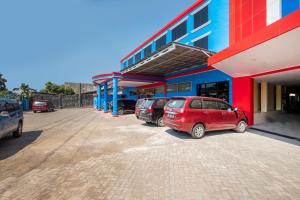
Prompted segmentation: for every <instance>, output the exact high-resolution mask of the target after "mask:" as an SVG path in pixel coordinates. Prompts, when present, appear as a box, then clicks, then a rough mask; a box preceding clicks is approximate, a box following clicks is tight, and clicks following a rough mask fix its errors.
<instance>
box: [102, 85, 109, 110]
mask: <svg viewBox="0 0 300 200" xmlns="http://www.w3.org/2000/svg"><path fill="white" fill-rule="evenodd" d="M107 103H108V102H107V82H105V83H104V100H103V107H104V112H105V113H107V112H108V104H107Z"/></svg>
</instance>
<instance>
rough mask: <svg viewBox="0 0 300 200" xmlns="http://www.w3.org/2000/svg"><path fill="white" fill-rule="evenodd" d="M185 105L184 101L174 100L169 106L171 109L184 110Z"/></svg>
mask: <svg viewBox="0 0 300 200" xmlns="http://www.w3.org/2000/svg"><path fill="white" fill-rule="evenodd" d="M184 103H185V100H184V99H172V100H170V101H169V103H168V106H169V107H170V108H182V107H183V105H184Z"/></svg>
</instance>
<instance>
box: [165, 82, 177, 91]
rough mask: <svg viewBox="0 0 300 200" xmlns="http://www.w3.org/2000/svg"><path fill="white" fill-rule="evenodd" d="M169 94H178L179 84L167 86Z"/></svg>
mask: <svg viewBox="0 0 300 200" xmlns="http://www.w3.org/2000/svg"><path fill="white" fill-rule="evenodd" d="M167 92H178V84H169V85H167Z"/></svg>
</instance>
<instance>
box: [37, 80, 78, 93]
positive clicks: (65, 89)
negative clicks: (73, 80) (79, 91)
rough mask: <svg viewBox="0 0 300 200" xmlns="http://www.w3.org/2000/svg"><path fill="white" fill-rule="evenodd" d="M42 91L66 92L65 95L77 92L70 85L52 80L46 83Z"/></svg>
mask: <svg viewBox="0 0 300 200" xmlns="http://www.w3.org/2000/svg"><path fill="white" fill-rule="evenodd" d="M41 92H45V93H49V94H65V95H73V94H75V92H74V90H73V89H72V88H71V87H70V86H65V85H57V84H55V83H52V82H47V83H46V84H45V88H44V89H42V90H41Z"/></svg>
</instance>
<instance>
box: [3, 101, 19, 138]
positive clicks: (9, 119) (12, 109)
mask: <svg viewBox="0 0 300 200" xmlns="http://www.w3.org/2000/svg"><path fill="white" fill-rule="evenodd" d="M22 132H23V111H22V109H21V106H20V105H19V103H18V102H17V101H16V100H12V99H3V98H0V139H1V138H3V137H5V136H7V135H8V134H11V133H12V134H13V136H14V137H20V136H21V135H22Z"/></svg>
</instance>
